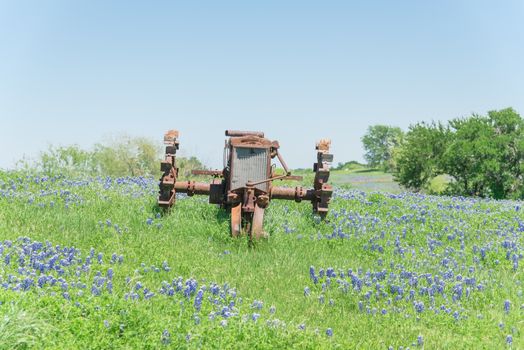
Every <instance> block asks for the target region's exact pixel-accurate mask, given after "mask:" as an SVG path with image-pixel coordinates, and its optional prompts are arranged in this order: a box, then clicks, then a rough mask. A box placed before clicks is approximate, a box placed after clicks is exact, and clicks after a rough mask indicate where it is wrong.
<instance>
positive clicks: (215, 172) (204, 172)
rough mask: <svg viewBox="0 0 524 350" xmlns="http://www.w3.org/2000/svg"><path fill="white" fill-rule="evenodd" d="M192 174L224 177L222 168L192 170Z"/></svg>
mask: <svg viewBox="0 0 524 350" xmlns="http://www.w3.org/2000/svg"><path fill="white" fill-rule="evenodd" d="M191 175H209V176H214V177H223V176H224V172H223V171H222V170H191Z"/></svg>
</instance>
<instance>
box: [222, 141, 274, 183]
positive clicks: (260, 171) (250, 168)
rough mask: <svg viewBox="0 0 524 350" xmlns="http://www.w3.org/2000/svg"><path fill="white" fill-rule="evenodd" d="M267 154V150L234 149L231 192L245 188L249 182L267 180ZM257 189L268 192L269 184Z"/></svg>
mask: <svg viewBox="0 0 524 350" xmlns="http://www.w3.org/2000/svg"><path fill="white" fill-rule="evenodd" d="M267 152H268V149H267V148H241V147H235V148H234V149H233V166H232V174H231V190H234V189H237V188H240V187H245V186H246V183H247V182H248V181H252V182H257V181H262V180H265V179H267V176H268V170H269V169H268V168H267V167H268V154H267ZM255 187H256V188H258V189H260V190H262V191H266V192H267V188H268V183H267V182H266V183H262V184H259V185H256V186H255Z"/></svg>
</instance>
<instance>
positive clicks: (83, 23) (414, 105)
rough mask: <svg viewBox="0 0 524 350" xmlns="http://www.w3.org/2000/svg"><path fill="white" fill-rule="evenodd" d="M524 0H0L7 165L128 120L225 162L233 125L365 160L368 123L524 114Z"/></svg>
mask: <svg viewBox="0 0 524 350" xmlns="http://www.w3.org/2000/svg"><path fill="white" fill-rule="evenodd" d="M523 62H524V1H522V0H515V1H460V0H443V1H418V0H417V1H415V0H413V1H400V0H399V1H371V0H362V1H305V0H300V1H284V0H279V1H183V2H182V1H142V2H138V1H23V0H20V1H18V0H17V1H2V0H0V168H2V167H3V168H6V167H11V166H12V165H13V164H14V160H16V159H19V158H20V157H22V155H23V154H26V155H29V156H34V155H36V154H38V152H39V151H40V150H43V149H46V147H47V145H48V144H53V145H68V144H73V143H77V144H79V145H80V146H82V147H86V148H88V147H90V146H91V145H93V144H94V143H96V142H99V141H102V140H103V139H104V137H107V136H108V135H115V134H119V133H126V134H129V135H132V136H146V137H149V138H154V139H158V140H161V138H162V135H163V132H164V131H165V130H167V129H170V128H177V129H179V130H180V131H181V149H182V150H183V154H185V155H196V156H198V157H200V158H201V159H202V160H203V161H204V162H206V163H207V164H208V165H211V166H219V164H220V163H221V159H222V146H223V139H224V135H223V132H224V130H225V129H247V130H262V131H265V132H266V135H267V136H268V137H269V138H272V139H278V140H279V141H280V144H281V146H282V153H283V155H284V156H285V158H286V160H287V162H288V163H289V165H290V166H292V167H305V166H310V165H311V164H312V162H313V161H314V157H315V153H314V143H315V141H316V140H317V139H318V138H321V137H329V138H331V139H332V140H333V153H334V154H335V162H338V161H347V160H352V159H357V160H362V153H363V151H362V148H361V143H360V137H361V136H362V135H363V134H364V133H365V131H366V128H367V127H368V126H369V125H372V124H389V125H396V126H400V127H402V128H404V129H406V128H407V127H408V125H409V124H411V123H414V122H416V121H423V120H425V121H430V120H442V121H445V120H448V119H451V118H455V117H460V116H467V115H469V114H471V113H472V112H476V113H480V114H483V113H486V111H488V110H492V109H500V108H504V107H508V106H512V107H514V108H515V109H516V110H517V111H518V112H520V113H521V114H524V63H523Z"/></svg>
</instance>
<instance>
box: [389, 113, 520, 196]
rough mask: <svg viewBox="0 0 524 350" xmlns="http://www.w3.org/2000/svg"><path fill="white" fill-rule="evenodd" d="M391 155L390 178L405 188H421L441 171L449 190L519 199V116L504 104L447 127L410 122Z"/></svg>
mask: <svg viewBox="0 0 524 350" xmlns="http://www.w3.org/2000/svg"><path fill="white" fill-rule="evenodd" d="M395 159H396V162H397V166H396V169H395V178H396V179H397V181H399V183H400V184H401V185H402V186H404V187H406V188H411V189H414V190H420V189H424V188H427V187H429V186H430V183H429V182H430V180H431V179H433V178H434V177H436V176H438V175H442V174H447V175H449V176H451V178H452V181H450V182H449V183H448V186H447V189H446V192H447V193H449V194H455V195H457V194H458V195H468V196H480V197H491V198H499V199H500V198H523V197H524V182H523V171H524V163H523V159H524V120H523V119H522V118H521V117H520V115H519V114H518V113H517V112H515V111H514V110H513V109H511V108H507V109H503V110H500V111H490V112H488V115H487V116H480V115H472V116H470V117H468V118H457V119H453V120H451V121H450V122H449V124H448V125H447V126H443V125H442V124H435V123H433V124H430V125H428V124H424V123H419V124H416V125H414V126H411V127H410V130H409V131H408V133H407V134H406V136H405V138H404V141H403V142H402V144H401V146H400V147H399V149H398V153H397V154H396V156H395Z"/></svg>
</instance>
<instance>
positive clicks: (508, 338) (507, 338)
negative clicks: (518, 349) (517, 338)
mask: <svg viewBox="0 0 524 350" xmlns="http://www.w3.org/2000/svg"><path fill="white" fill-rule="evenodd" d="M506 343H507V344H508V345H511V344H512V343H513V336H512V335H511V334H508V335H507V336H506Z"/></svg>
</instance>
